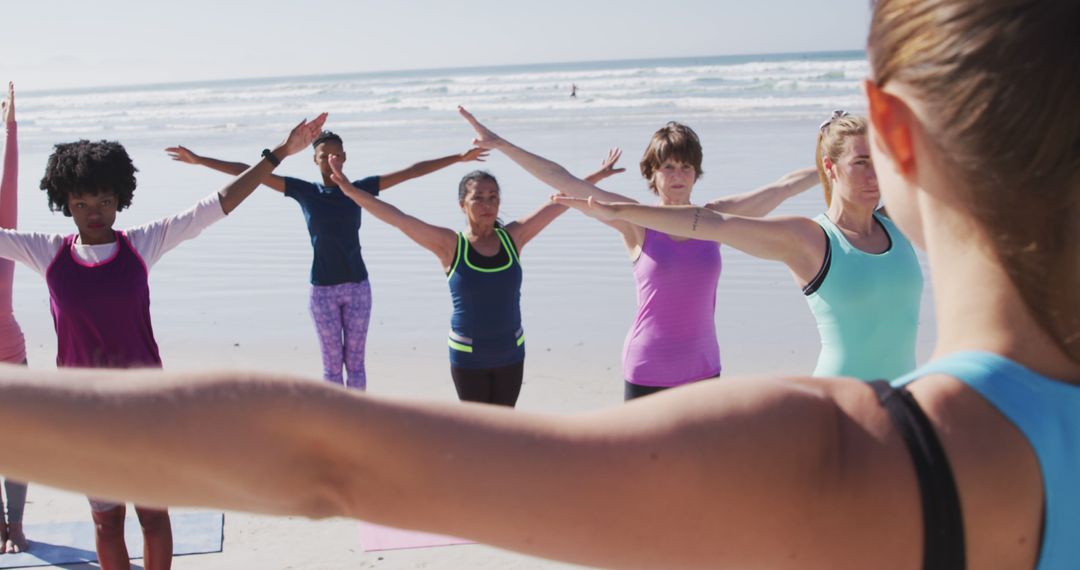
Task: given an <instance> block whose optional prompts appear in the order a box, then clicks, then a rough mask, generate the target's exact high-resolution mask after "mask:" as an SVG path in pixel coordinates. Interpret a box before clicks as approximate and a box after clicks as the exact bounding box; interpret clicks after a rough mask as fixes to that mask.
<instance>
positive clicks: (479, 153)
mask: <svg viewBox="0 0 1080 570" xmlns="http://www.w3.org/2000/svg"><path fill="white" fill-rule="evenodd" d="M488 154H490V151H489V150H487V149H484V148H480V147H473V148H470V149H469V150H467V151H465V152H463V153H461V162H472V161H474V160H475V161H476V162H484V159H486V158H487V157H488Z"/></svg>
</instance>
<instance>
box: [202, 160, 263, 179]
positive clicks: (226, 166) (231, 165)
mask: <svg viewBox="0 0 1080 570" xmlns="http://www.w3.org/2000/svg"><path fill="white" fill-rule="evenodd" d="M195 164H198V165H199V166H205V167H207V168H209V169H211V170H216V171H218V172H224V173H225V174H231V175H232V176H238V175H240V174H241V173H242V172H244V171H245V170H247V169H248V168H250V165H247V164H244V163H243V162H228V161H225V160H218V159H216V158H210V157H208V156H200V157H198V158H196V159H195Z"/></svg>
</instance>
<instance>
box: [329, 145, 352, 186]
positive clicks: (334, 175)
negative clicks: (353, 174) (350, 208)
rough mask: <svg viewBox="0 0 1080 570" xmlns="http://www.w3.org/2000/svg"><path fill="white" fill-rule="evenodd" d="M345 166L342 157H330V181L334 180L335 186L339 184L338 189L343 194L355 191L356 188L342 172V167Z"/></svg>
mask: <svg viewBox="0 0 1080 570" xmlns="http://www.w3.org/2000/svg"><path fill="white" fill-rule="evenodd" d="M344 164H345V161H344V160H342V158H341V157H340V156H338V155H336V154H331V155H330V180H333V181H334V184H337V187H338V188H340V189H341V190H342V191H343V192H344V191H345V190H346V189H349V190H355V189H356V188H355V187H353V184H352V182H350V181H349V179H348V177H346V176H345V173H344V172H342V171H341V167H342V165H344Z"/></svg>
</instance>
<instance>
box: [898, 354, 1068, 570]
mask: <svg viewBox="0 0 1080 570" xmlns="http://www.w3.org/2000/svg"><path fill="white" fill-rule="evenodd" d="M931 374H946V375H948V376H952V377H953V378H956V379H958V380H960V381H962V382H964V383H965V384H967V385H968V386H970V387H971V388H972V389H974V390H975V391H976V392H978V393H979V394H981V395H982V396H983V397H984V398H986V399H987V400H988V401H989V402H990V403H991V404H993V405H994V407H996V408H997V409H998V410H999V411H1000V412H1001V413H1002V414H1005V416H1006V417H1007V418H1008V419H1009V421H1011V422H1012V423H1013V424H1014V425H1015V426H1016V427H1017V428H1019V429H1020V431H1021V433H1023V434H1024V437H1025V438H1027V440H1028V442H1029V443H1030V444H1031V447H1032V448H1033V449H1034V450H1035V455H1036V457H1037V458H1038V461H1039V468H1040V469H1041V471H1042V478H1043V494H1044V497H1045V500H1046V504H1045V506H1044V520H1043V536H1042V546H1041V548H1040V552H1039V558H1038V561H1039V562H1038V566H1037V567H1038V568H1040V569H1044V570H1049V569H1053V570H1057V569H1064V568H1077V567H1080V386H1075V385H1070V384H1066V383H1064V382H1059V381H1057V380H1054V379H1052V378H1047V377H1046V376H1042V375H1040V374H1037V373H1035V372H1032V371H1031V370H1028V369H1027V368H1024V367H1023V366H1021V365H1019V364H1017V363H1015V362H1013V361H1012V360H1009V359H1008V358H1005V357H1002V356H998V355H996V354H993V353H989V352H958V353H955V354H951V355H949V356H946V357H945V358H941V359H938V360H935V361H933V362H930V363H928V364H926V365H925V366H923V367H921V368H919V369H918V370H916V371H914V372H912V373H910V374H907V375H905V376H903V377H901V378H899V379H897V380H895V381H893V382H892V384H893V386H895V387H900V386H903V385H905V384H908V383H909V382H912V381H914V380H917V379H919V378H921V377H923V376H928V375H931Z"/></svg>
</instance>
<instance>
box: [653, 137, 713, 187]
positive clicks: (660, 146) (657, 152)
mask: <svg viewBox="0 0 1080 570" xmlns="http://www.w3.org/2000/svg"><path fill="white" fill-rule="evenodd" d="M701 154H702V153H701V140H700V139H698V136H697V133H695V132H694V129H691V128H690V127H688V126H686V125H684V124H682V123H676V122H675V121H672V122H670V123H668V124H666V125H664V126H663V128H661V129H660V130H658V131H656V133H654V134H653V136H652V140H650V141H649V146H648V147H646V148H645V154H644V155H643V156H642V157H641V175H642V176H644V177H645V179H646V180H648V181H649V189H650V190H652V191H653V193H654V194H655V193H656V185H655V184H653V180H652V177H653V173H654V172H656V169H657V168H660V165H661V164H664V162H665V161H667V160H676V161H679V162H683V163H686V164H689V165H691V166H693V167H694V172H696V175H695V176H694V180H697V179H698V178H701V176H702V175H703V174H705V171H704V170H702V169H701Z"/></svg>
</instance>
